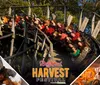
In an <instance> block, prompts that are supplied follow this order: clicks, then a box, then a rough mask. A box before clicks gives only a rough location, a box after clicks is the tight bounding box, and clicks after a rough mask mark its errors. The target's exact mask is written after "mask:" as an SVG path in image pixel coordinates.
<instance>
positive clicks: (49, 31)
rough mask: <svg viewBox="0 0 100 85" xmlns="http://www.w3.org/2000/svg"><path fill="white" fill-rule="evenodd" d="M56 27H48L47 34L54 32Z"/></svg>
mask: <svg viewBox="0 0 100 85" xmlns="http://www.w3.org/2000/svg"><path fill="white" fill-rule="evenodd" d="M54 31H55V30H54V28H52V27H50V28H48V29H46V34H50V35H51V34H52V33H54Z"/></svg>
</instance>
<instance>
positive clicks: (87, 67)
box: [70, 55, 100, 85]
mask: <svg viewBox="0 0 100 85" xmlns="http://www.w3.org/2000/svg"><path fill="white" fill-rule="evenodd" d="M98 58H100V55H99V56H98V57H97V58H96V59H95V60H94V61H93V62H92V63H91V64H90V65H89V66H88V67H87V68H86V69H85V70H84V71H83V72H82V73H81V74H80V75H79V76H78V77H77V78H76V79H75V80H74V81H73V82H72V83H71V84H70V85H73V84H74V82H75V81H76V80H77V79H78V78H79V77H80V76H81V75H82V74H83V73H84V72H85V71H86V70H87V69H88V68H89V67H90V66H91V65H92V64H93V63H94V62H95V61H96V60H97V59H98Z"/></svg>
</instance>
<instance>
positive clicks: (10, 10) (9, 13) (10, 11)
mask: <svg viewBox="0 0 100 85" xmlns="http://www.w3.org/2000/svg"><path fill="white" fill-rule="evenodd" d="M11 13H12V8H11V7H9V12H8V15H9V16H11Z"/></svg>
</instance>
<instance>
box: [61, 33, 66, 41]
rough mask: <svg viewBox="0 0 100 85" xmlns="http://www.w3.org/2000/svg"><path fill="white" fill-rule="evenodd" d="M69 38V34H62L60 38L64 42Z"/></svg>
mask: <svg viewBox="0 0 100 85" xmlns="http://www.w3.org/2000/svg"><path fill="white" fill-rule="evenodd" d="M67 36H68V35H67V34H65V33H62V34H61V37H60V40H64V39H65V38H66V37H67Z"/></svg>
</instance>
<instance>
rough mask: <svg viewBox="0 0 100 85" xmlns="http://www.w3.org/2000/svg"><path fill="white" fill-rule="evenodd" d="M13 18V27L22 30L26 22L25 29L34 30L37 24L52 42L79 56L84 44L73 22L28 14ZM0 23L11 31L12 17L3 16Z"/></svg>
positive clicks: (3, 28) (5, 29)
mask: <svg viewBox="0 0 100 85" xmlns="http://www.w3.org/2000/svg"><path fill="white" fill-rule="evenodd" d="M14 20H15V24H14V25H15V29H21V30H24V29H25V24H27V28H28V29H27V30H34V27H35V26H37V27H38V28H39V29H40V30H41V31H43V32H44V33H45V34H46V35H47V36H48V37H49V39H50V40H51V41H52V42H59V43H60V44H61V46H62V47H64V48H66V49H68V50H69V52H70V54H71V55H72V56H73V57H77V56H79V55H80V53H81V52H82V50H83V48H84V47H85V46H86V44H85V42H84V39H83V37H82V35H81V32H80V31H78V28H77V26H76V27H75V26H74V24H73V23H71V24H70V26H66V25H65V24H63V23H60V22H57V21H56V20H49V19H47V20H43V19H39V18H34V17H33V18H32V17H29V16H18V15H17V14H16V15H15V17H14ZM2 23H3V24H4V25H3V27H2V29H1V30H2V31H3V30H4V31H8V32H11V28H12V24H13V23H12V18H11V17H6V16H3V17H1V19H0V24H2Z"/></svg>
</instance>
